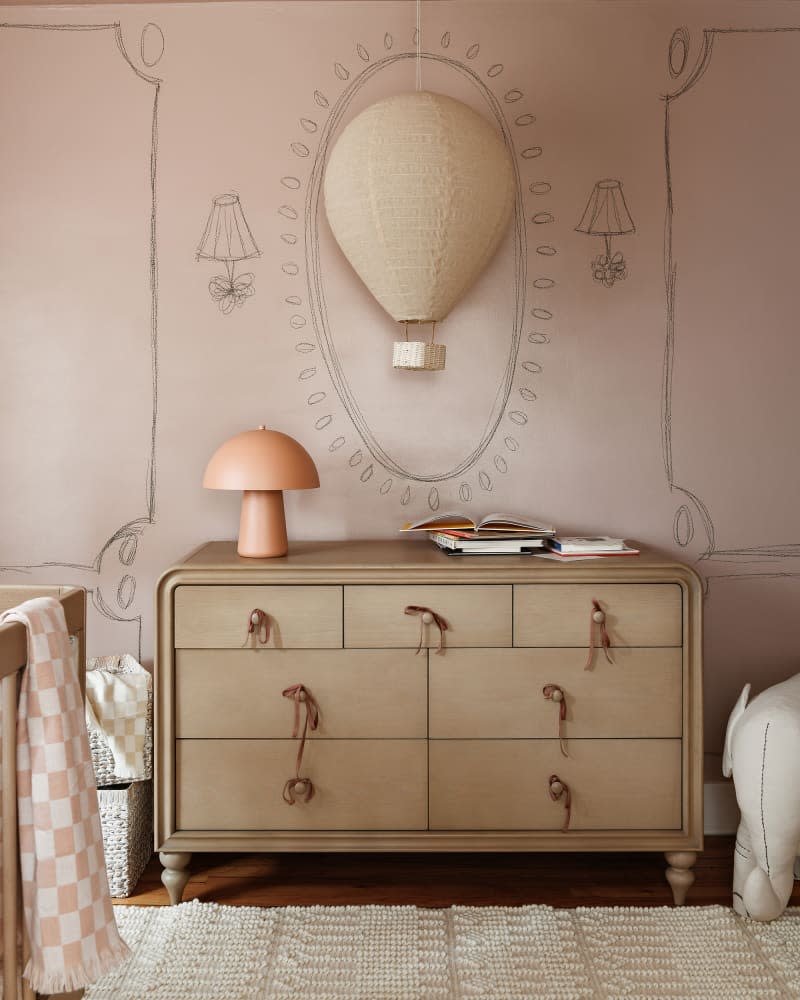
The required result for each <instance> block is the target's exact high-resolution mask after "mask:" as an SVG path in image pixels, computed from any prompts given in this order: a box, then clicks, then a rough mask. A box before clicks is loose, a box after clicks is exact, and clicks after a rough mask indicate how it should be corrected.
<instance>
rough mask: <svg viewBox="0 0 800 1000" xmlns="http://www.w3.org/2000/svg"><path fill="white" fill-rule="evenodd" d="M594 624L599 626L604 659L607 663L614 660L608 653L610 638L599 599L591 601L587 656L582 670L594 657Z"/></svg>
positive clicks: (589, 664)
mask: <svg viewBox="0 0 800 1000" xmlns="http://www.w3.org/2000/svg"><path fill="white" fill-rule="evenodd" d="M595 625H599V626H600V646H601V647H602V650H603V652H604V653H605V654H606V659H607V660H608V662H609V663H613V662H614V661H613V660H612V659H611V653H609V651H608V650H609V648H610V646H611V639H610V638H609V636H608V629H607V628H606V613H605V611H603V609H602V608H601V607H600V602H599V601H595V600H593V601H592V614H591V617H590V618H589V656H588V657H587V659H586V665H585V666H584V668H583V669H584V670H588V669H589V668H590V667H591V665H592V660H593V659H594V627H595Z"/></svg>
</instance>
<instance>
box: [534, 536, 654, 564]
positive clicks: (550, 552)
mask: <svg viewBox="0 0 800 1000" xmlns="http://www.w3.org/2000/svg"><path fill="white" fill-rule="evenodd" d="M546 549H547V552H546V553H542V555H547V556H548V557H550V558H555V559H564V560H568V559H589V558H595V557H600V556H638V555H639V549H635V548H633V547H632V546H630V545H628V544H627V542H626V541H625V539H624V538H610V537H609V536H608V535H594V536H590V537H578V536H576V535H553V536H551V537H550V538H548V539H547V542H546Z"/></svg>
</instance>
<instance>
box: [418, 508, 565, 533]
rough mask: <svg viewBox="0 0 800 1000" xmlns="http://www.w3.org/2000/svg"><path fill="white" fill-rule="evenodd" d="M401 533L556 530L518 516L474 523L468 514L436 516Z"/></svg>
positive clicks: (499, 516)
mask: <svg viewBox="0 0 800 1000" xmlns="http://www.w3.org/2000/svg"><path fill="white" fill-rule="evenodd" d="M400 530H401V531H447V530H457V531H477V532H486V533H488V532H503V533H511V532H520V533H524V534H526V535H554V534H555V528H553V526H552V525H550V524H542V522H541V521H534V520H532V519H531V518H528V517H519V516H518V515H516V514H487V515H486V516H485V517H482V518H481V519H480V521H474V520H473V519H472V518H471V517H469V516H468V515H466V514H458V513H456V514H435V515H434V516H433V517H425V518H423V519H422V520H421V521H414V522H413V523H409V524H404V525H403V527H402V528H401V529H400Z"/></svg>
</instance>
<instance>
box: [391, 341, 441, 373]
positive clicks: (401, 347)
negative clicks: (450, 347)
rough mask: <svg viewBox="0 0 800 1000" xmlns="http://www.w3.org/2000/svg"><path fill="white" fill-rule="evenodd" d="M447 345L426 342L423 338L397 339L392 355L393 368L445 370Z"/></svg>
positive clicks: (423, 370)
mask: <svg viewBox="0 0 800 1000" xmlns="http://www.w3.org/2000/svg"><path fill="white" fill-rule="evenodd" d="M446 354H447V347H446V346H445V345H444V344H426V343H425V342H424V341H421V340H397V341H395V345H394V352H393V355H392V368H400V369H403V370H404V371H408V372H440V371H443V370H444V364H445V357H446Z"/></svg>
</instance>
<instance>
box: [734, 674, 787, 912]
mask: <svg viewBox="0 0 800 1000" xmlns="http://www.w3.org/2000/svg"><path fill="white" fill-rule="evenodd" d="M749 697H750V685H749V684H746V685H745V688H744V690H743V691H742V693H741V695H740V696H739V700H738V701H737V702H736V706H735V707H734V709H733V711H732V712H731V716H730V719H728V730H727V733H726V735H725V752H724V754H723V757H722V771H723V773H724V774H725V776H726V777H730V776H731V775H733V782H734V785H735V787H736V799H737V801H738V803H739V810H740V812H741V822H740V823H739V831H738V833H737V835H736V848H735V855H734V866H733V908H734V910H736V912H737V913H739V914H740V915H741V916H743V917H751V918H752V919H753V920H774V919H775V918H776V917H779V916H780V915H781V914H782V913H783V911H784V910H785V909H786V904H787V903H788V902H789V897H790V896H791V894H792V884H793V880H794V877H795V873H796V874H797V876H798V877H800V858H798V857H797V856H798V853H800V674H796V675H795V676H794V677H791V678H790V679H789V680H788V681H784V682H783V683H782V684H776V685H775V686H774V687H771V688H767V690H766V691H762V693H761V694H760V695H758V696H757V697H756V698H754V699H753V701H752V702H751V703H750V704H749V705H748V704H747V699H748V698H749Z"/></svg>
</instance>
